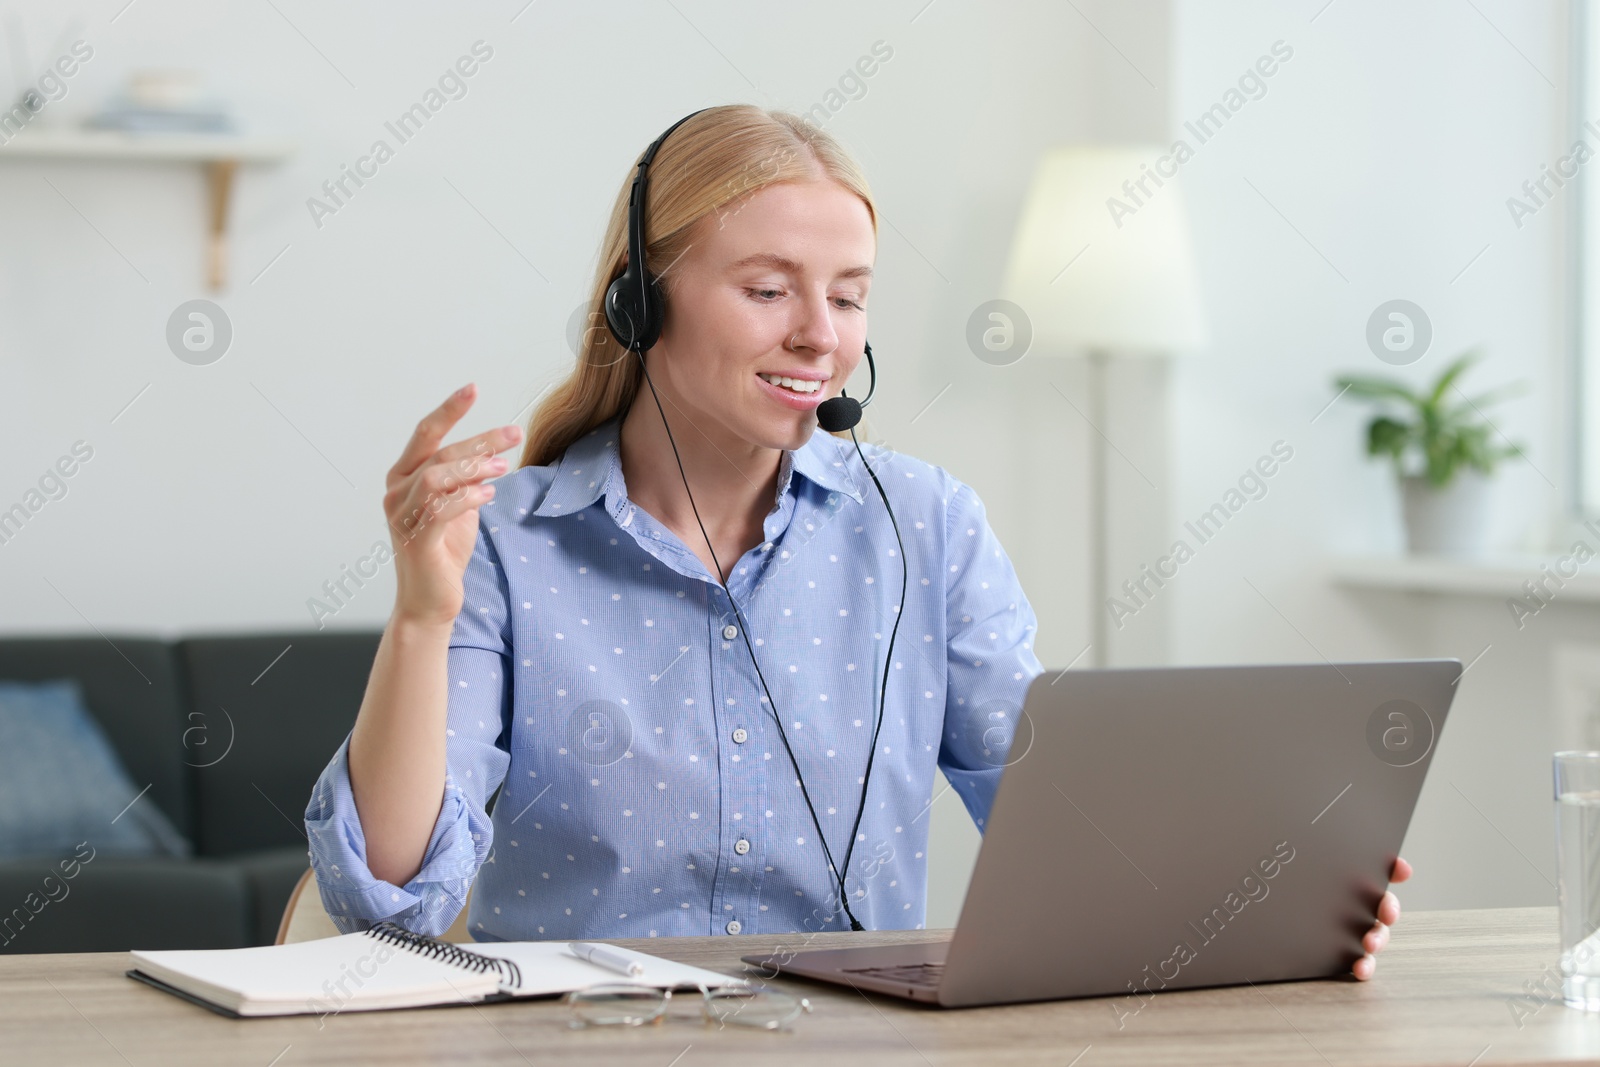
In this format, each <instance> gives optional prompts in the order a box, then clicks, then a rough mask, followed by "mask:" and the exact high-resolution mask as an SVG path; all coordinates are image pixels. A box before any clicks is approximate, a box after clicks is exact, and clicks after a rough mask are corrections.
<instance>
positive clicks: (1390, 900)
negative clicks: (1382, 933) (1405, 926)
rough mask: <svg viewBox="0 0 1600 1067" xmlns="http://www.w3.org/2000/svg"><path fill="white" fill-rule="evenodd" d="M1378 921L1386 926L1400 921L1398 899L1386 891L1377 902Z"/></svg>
mask: <svg viewBox="0 0 1600 1067" xmlns="http://www.w3.org/2000/svg"><path fill="white" fill-rule="evenodd" d="M1378 921H1379V922H1381V923H1384V924H1386V925H1388V926H1393V925H1394V924H1395V923H1397V922H1399V921H1400V898H1399V897H1397V896H1395V895H1394V894H1393V893H1392V892H1389V891H1387V890H1386V891H1385V892H1384V894H1383V899H1382V900H1380V901H1378Z"/></svg>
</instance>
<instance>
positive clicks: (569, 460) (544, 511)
mask: <svg viewBox="0 0 1600 1067" xmlns="http://www.w3.org/2000/svg"><path fill="white" fill-rule="evenodd" d="M621 430H622V416H621V415H620V414H619V415H613V416H612V417H611V418H609V419H607V420H606V421H605V422H602V423H600V424H599V425H598V426H596V427H595V428H594V429H592V430H590V431H589V432H588V433H586V434H584V435H583V436H582V437H580V438H578V439H577V440H576V441H574V442H572V444H570V445H568V446H567V450H566V451H565V452H563V453H562V454H561V459H560V460H559V461H558V462H557V463H556V473H555V478H554V480H553V481H552V482H551V483H550V488H549V490H548V491H547V492H546V493H545V495H544V499H543V500H542V501H541V502H540V503H539V506H538V507H537V508H536V509H534V511H533V514H534V515H539V516H550V515H573V514H576V513H577V512H580V511H582V510H583V509H584V508H587V507H589V506H590V505H591V504H593V503H594V502H595V501H596V500H599V499H600V498H601V497H602V496H606V495H607V494H609V493H611V492H612V491H613V490H619V491H618V492H617V494H616V495H617V498H618V502H620V499H621V496H622V493H621V492H620V490H621V488H622V484H623V483H622V463H621V460H620V458H619V457H620V452H619V451H618V444H617V442H618V441H619V439H620V437H621ZM849 451H850V450H849V449H848V447H847V446H846V445H845V443H844V442H843V441H841V440H840V439H839V438H837V437H835V436H833V435H832V434H830V433H828V432H826V431H825V430H823V429H821V428H820V427H819V428H818V429H817V430H815V431H814V432H813V433H812V435H811V440H809V441H807V442H806V443H805V445H803V446H802V447H800V448H798V449H792V450H791V449H785V450H784V453H783V459H782V461H781V462H780V464H779V467H778V489H777V495H776V500H777V501H780V502H781V501H782V500H783V494H784V493H785V492H787V491H788V488H789V484H790V482H791V480H792V475H793V472H794V471H799V472H800V473H801V474H803V475H804V476H805V477H806V478H808V479H809V480H811V481H812V482H814V483H816V484H817V485H819V486H821V487H822V488H824V489H826V490H828V491H830V492H836V493H843V494H844V495H845V496H848V497H849V498H850V499H852V500H854V501H855V502H856V503H858V504H860V503H862V502H863V499H864V498H863V497H862V494H861V490H860V489H859V488H858V487H857V485H856V480H855V477H854V476H853V475H852V474H851V473H850V469H849V467H848V466H847V465H846V456H847V455H848V454H849Z"/></svg>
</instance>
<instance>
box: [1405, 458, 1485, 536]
mask: <svg viewBox="0 0 1600 1067" xmlns="http://www.w3.org/2000/svg"><path fill="white" fill-rule="evenodd" d="M1491 488H1492V483H1491V481H1490V479H1489V478H1488V476H1487V475H1484V474H1482V473H1480V472H1478V471H1476V470H1474V469H1473V468H1471V467H1462V468H1459V469H1458V470H1457V471H1456V474H1455V477H1454V478H1452V479H1450V483H1449V484H1448V485H1446V486H1445V487H1444V488H1443V489H1436V488H1434V487H1433V486H1432V485H1430V484H1429V483H1428V479H1427V478H1426V477H1425V476H1423V475H1420V474H1408V475H1403V476H1402V477H1401V478H1400V503H1401V510H1402V512H1403V513H1404V515H1405V523H1406V548H1407V550H1408V551H1410V552H1413V553H1433V554H1438V555H1446V556H1477V555H1481V554H1482V553H1483V551H1484V549H1485V547H1486V546H1487V542H1488V533H1489V491H1490V489H1491Z"/></svg>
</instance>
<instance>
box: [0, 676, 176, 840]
mask: <svg viewBox="0 0 1600 1067" xmlns="http://www.w3.org/2000/svg"><path fill="white" fill-rule="evenodd" d="M145 792H146V788H145V786H141V785H135V784H134V782H133V780H132V779H131V778H129V776H128V772H127V771H126V770H125V769H124V768H123V766H122V763H121V761H119V760H118V758H117V754H116V752H115V750H113V748H112V747H111V743H110V742H109V741H108V740H107V739H106V736H105V734H104V732H103V731H102V730H101V729H100V725H99V724H98V723H96V722H95V720H94V718H93V717H92V716H91V715H90V714H89V712H88V710H87V709H86V708H85V707H84V699H83V693H82V690H81V688H80V687H79V685H78V683H77V681H75V680H74V679H71V678H61V679H57V680H54V681H43V682H17V681H4V680H0V858H8V859H9V858H11V857H14V856H26V855H34V854H39V853H47V854H53V853H67V852H70V851H72V849H73V848H74V846H76V845H77V844H78V843H80V842H87V843H89V844H90V845H91V846H92V847H93V849H94V850H95V851H96V852H97V853H104V854H107V855H127V856H176V857H183V856H187V855H188V854H189V851H190V849H189V842H188V841H186V840H184V838H183V836H182V835H180V834H179V833H178V832H177V830H175V829H174V828H173V826H172V824H171V822H169V821H168V820H167V817H166V816H165V815H163V814H162V813H161V809H160V808H158V807H156V806H155V805H154V803H152V802H150V801H148V800H146V799H145V797H144V795H143V794H144V793H145Z"/></svg>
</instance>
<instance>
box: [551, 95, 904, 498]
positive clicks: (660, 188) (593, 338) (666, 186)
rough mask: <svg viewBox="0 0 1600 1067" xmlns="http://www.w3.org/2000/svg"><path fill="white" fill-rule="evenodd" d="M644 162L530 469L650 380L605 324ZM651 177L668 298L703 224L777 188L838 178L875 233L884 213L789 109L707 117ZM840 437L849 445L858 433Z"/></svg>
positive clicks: (741, 107)
mask: <svg viewBox="0 0 1600 1067" xmlns="http://www.w3.org/2000/svg"><path fill="white" fill-rule="evenodd" d="M643 156H644V150H643V149H640V151H639V154H638V156H636V157H634V165H633V166H632V167H630V168H629V170H628V175H627V177H626V178H625V179H624V181H623V183H622V187H621V188H620V189H619V190H618V191H617V198H616V201H615V203H613V204H612V207H611V219H610V221H609V222H608V223H607V224H606V235H605V240H604V241H603V242H602V243H601V246H600V261H599V264H598V267H597V269H596V271H595V277H594V286H593V288H592V289H591V290H590V294H589V314H588V319H587V323H588V325H587V327H586V328H585V329H584V331H583V333H582V336H581V337H580V338H579V342H578V362H577V365H576V366H575V367H574V368H573V370H572V373H571V374H569V375H568V376H567V378H566V379H565V380H564V381H562V382H561V383H560V384H559V385H557V386H556V387H555V389H554V390H553V391H552V392H551V393H550V395H549V396H548V397H546V398H545V399H544V401H543V402H541V403H540V404H539V406H538V407H537V408H535V409H534V412H533V415H532V416H531V417H530V418H529V420H528V434H527V443H526V444H525V445H524V446H523V449H522V463H521V465H522V466H530V465H531V466H545V465H547V464H550V463H553V462H555V461H556V460H557V459H559V458H560V457H561V454H562V453H563V452H565V451H566V450H567V447H568V446H569V445H571V444H572V443H573V442H574V441H576V440H577V439H578V438H580V437H582V436H583V435H584V434H586V433H588V432H589V431H590V430H592V429H594V428H595V427H596V426H598V425H600V424H601V423H602V422H605V421H606V420H607V419H609V418H611V417H612V416H614V415H616V414H618V413H619V412H623V411H626V410H627V408H628V405H629V404H631V403H632V402H633V399H634V397H635V396H636V395H637V394H638V391H639V387H640V385H641V384H642V383H643V381H644V374H643V372H642V370H641V369H640V366H639V358H638V357H637V356H636V355H634V354H633V353H632V352H631V351H630V350H628V349H626V348H624V347H623V346H622V345H620V344H618V343H617V340H616V338H614V337H612V336H611V331H610V330H608V329H607V328H606V325H605V321H606V320H605V310H604V301H605V295H606V290H607V289H608V288H609V287H610V285H611V282H612V281H613V280H614V279H615V278H616V277H617V276H618V275H620V274H621V273H622V270H623V267H624V265H625V262H626V260H627V255H628V192H629V189H630V187H631V186H632V184H633V176H634V174H635V173H636V172H637V169H638V162H639V159H640V158H642V157H643ZM647 173H648V174H649V177H650V188H649V193H648V199H647V202H646V211H645V233H644V238H645V250H644V258H645V263H646V264H647V265H648V266H649V267H650V268H651V272H652V273H653V274H655V275H656V277H657V278H658V279H659V280H660V282H661V286H662V290H663V292H666V291H667V290H668V289H669V286H670V283H671V281H672V278H673V273H672V268H673V265H675V264H676V263H677V262H678V260H679V258H680V257H682V256H683V254H684V253H685V252H687V251H688V248H689V245H690V239H691V235H692V234H691V231H692V230H693V228H694V225H695V223H697V222H698V221H700V220H701V219H703V218H705V217H706V216H707V215H709V214H711V213H712V212H715V211H717V210H718V209H720V208H721V207H722V206H723V205H725V204H728V203H731V202H732V201H734V200H737V199H739V198H740V197H742V196H746V195H748V194H750V193H754V192H755V191H757V190H759V189H762V188H764V187H766V186H768V185H771V184H774V183H776V182H782V181H812V180H816V179H818V178H826V179H830V180H832V181H835V182H838V183H839V184H840V185H842V186H844V187H845V188H846V189H849V190H850V191H851V192H852V193H854V194H855V195H856V196H858V197H860V198H861V201H862V202H863V203H864V204H866V206H867V213H868V214H869V215H870V216H871V218H872V229H873V234H874V236H876V234H877V229H878V212H877V209H876V208H875V207H874V205H873V202H872V192H871V190H870V189H869V188H868V186H867V179H866V176H865V175H864V174H862V172H861V169H860V168H859V167H858V166H857V165H856V163H855V161H854V160H852V159H851V158H850V157H849V155H847V154H846V153H845V151H844V149H843V148H842V147H840V145H839V143H838V142H837V141H836V140H834V138H833V137H832V136H831V135H830V134H828V133H825V132H824V131H823V130H822V129H821V128H819V127H817V126H815V125H813V124H812V123H811V122H809V121H807V120H806V119H804V118H802V117H800V116H799V115H795V114H791V113H789V112H786V111H769V110H766V109H764V108H759V107H756V106H755V105H754V104H726V105H723V106H721V107H714V108H711V109H709V110H706V111H703V112H701V113H700V114H698V115H695V116H694V117H693V118H691V119H689V120H688V121H686V122H685V123H684V124H683V125H682V126H679V127H678V128H677V129H676V130H674V131H673V134H672V136H671V137H669V138H667V140H666V142H665V143H664V144H663V145H662V146H661V148H660V150H659V151H658V152H657V153H656V157H655V159H654V160H653V161H652V162H651V164H650V169H649V171H647ZM663 265H665V266H663ZM834 436H836V437H841V438H843V439H844V440H846V441H848V440H850V431H849V430H844V431H840V432H838V433H836V434H834Z"/></svg>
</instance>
